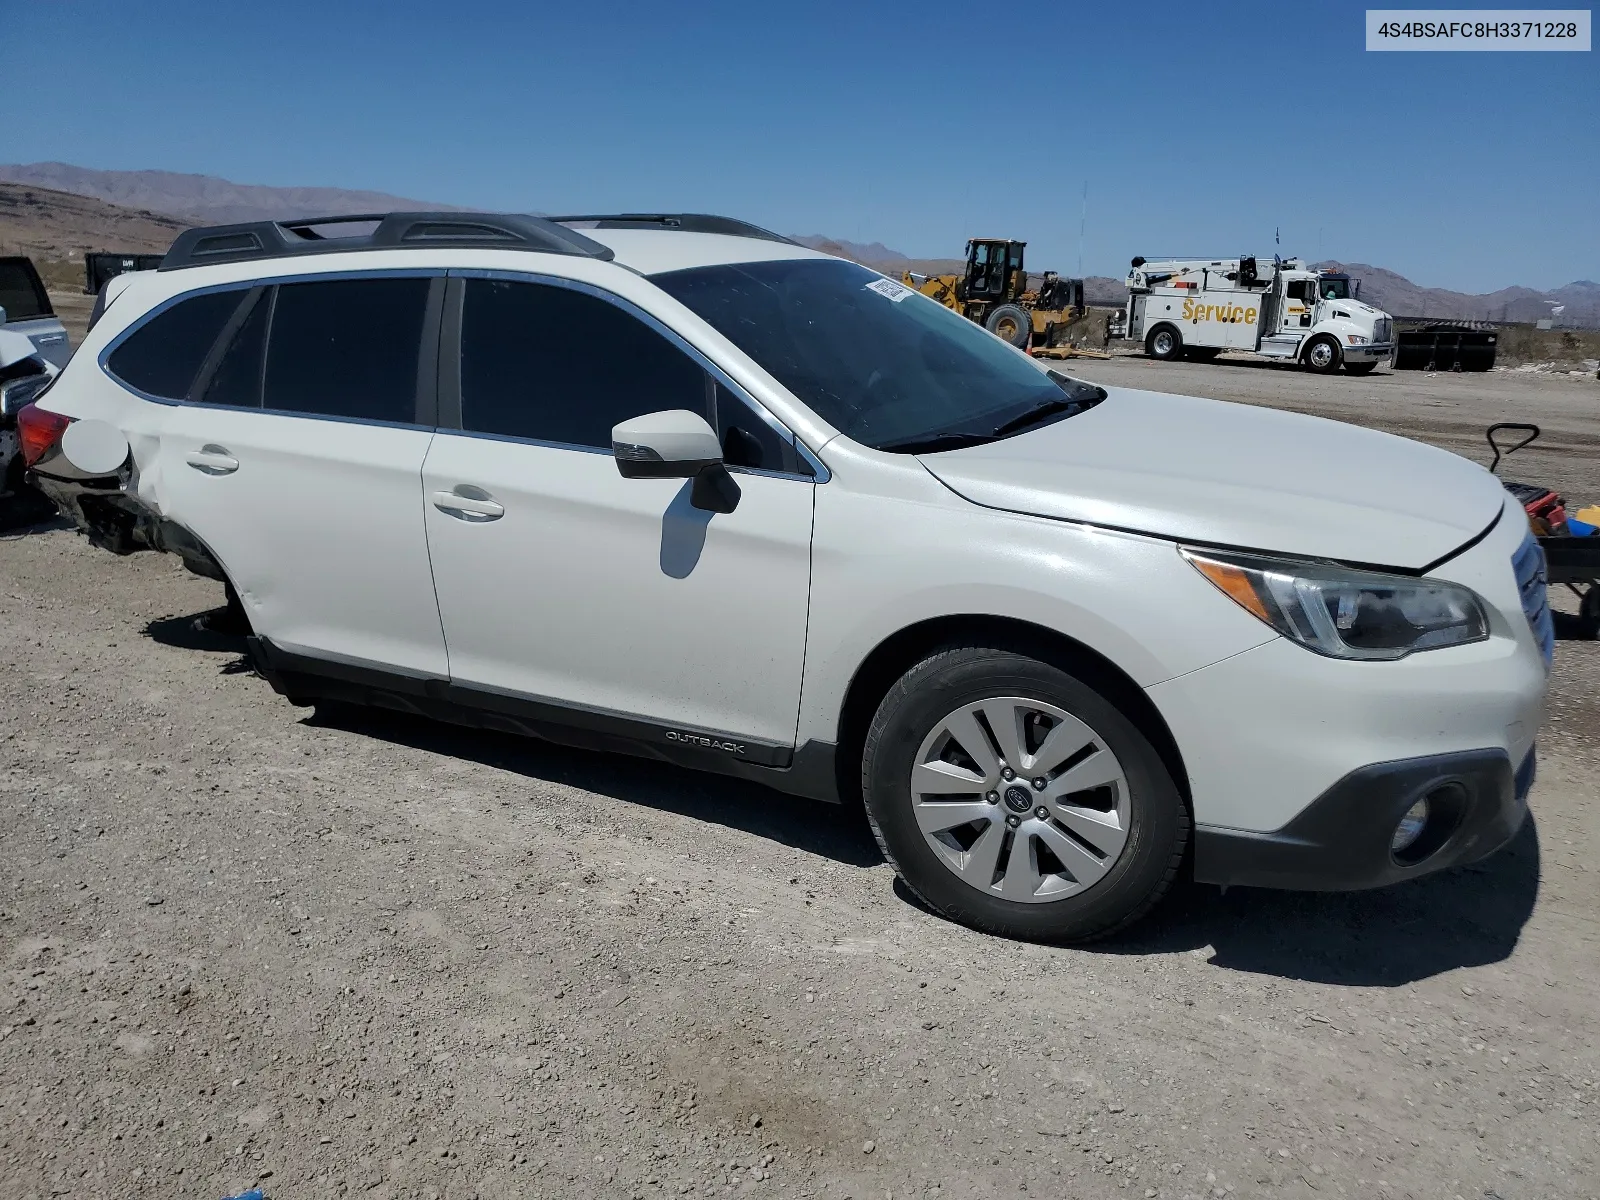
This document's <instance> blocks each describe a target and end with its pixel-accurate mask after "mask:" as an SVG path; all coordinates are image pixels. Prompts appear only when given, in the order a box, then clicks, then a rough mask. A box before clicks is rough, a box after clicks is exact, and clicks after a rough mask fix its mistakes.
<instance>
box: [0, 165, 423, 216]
mask: <svg viewBox="0 0 1600 1200" xmlns="http://www.w3.org/2000/svg"><path fill="white" fill-rule="evenodd" d="M0 183H26V184H32V185H33V186H34V187H42V188H50V189H52V190H54V191H58V192H73V193H75V194H76V195H79V196H93V197H94V198H95V199H96V200H104V201H106V202H107V203H109V204H116V205H120V206H121V207H123V208H140V209H146V210H148V211H150V212H158V213H167V214H169V215H170V216H174V217H178V218H181V219H182V220H183V221H185V222H186V223H187V224H189V225H225V224H228V223H229V222H232V221H271V220H275V219H277V218H279V217H340V216H348V215H350V214H352V213H370V212H394V211H395V210H397V209H427V210H438V209H448V208H452V207H454V205H449V204H434V203H430V202H427V201H422V200H407V199H405V198H403V197H400V196H390V195H387V194H385V193H383V192H352V191H347V190H345V189H343V188H326V187H290V188H280V187H264V186H262V185H260V184H254V183H232V182H230V181H228V180H226V179H217V178H215V177H213V176H211V175H179V174H177V173H175V172H173V171H93V170H90V169H89V168H87V167H74V166H71V165H69V164H67V163H9V164H5V165H0Z"/></svg>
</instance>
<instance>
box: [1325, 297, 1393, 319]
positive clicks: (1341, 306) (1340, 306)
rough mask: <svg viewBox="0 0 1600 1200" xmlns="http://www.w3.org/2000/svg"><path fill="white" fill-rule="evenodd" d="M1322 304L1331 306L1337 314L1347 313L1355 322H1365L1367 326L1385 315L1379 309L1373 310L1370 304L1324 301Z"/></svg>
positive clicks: (1348, 301)
mask: <svg viewBox="0 0 1600 1200" xmlns="http://www.w3.org/2000/svg"><path fill="white" fill-rule="evenodd" d="M1323 303H1324V304H1328V305H1331V306H1332V308H1334V309H1337V310H1338V311H1339V312H1344V313H1349V314H1350V315H1351V316H1352V317H1354V318H1356V319H1357V320H1365V321H1366V322H1367V323H1368V324H1371V323H1372V322H1373V321H1376V320H1377V319H1378V318H1379V317H1382V316H1386V315H1387V314H1386V313H1385V312H1384V311H1383V309H1381V308H1373V307H1372V305H1370V304H1363V303H1361V301H1359V300H1325V301H1323Z"/></svg>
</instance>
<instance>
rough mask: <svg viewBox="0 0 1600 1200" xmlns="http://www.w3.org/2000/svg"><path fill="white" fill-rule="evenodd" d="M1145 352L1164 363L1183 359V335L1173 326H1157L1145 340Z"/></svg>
mask: <svg viewBox="0 0 1600 1200" xmlns="http://www.w3.org/2000/svg"><path fill="white" fill-rule="evenodd" d="M1144 352H1145V353H1146V354H1148V355H1149V356H1150V357H1151V358H1159V359H1160V360H1161V361H1162V362H1171V361H1172V360H1173V359H1175V358H1182V357H1183V335H1182V334H1180V333H1179V332H1178V331H1177V330H1176V329H1174V328H1173V327H1172V326H1171V325H1157V326H1156V327H1155V328H1154V329H1152V330H1151V331H1150V333H1149V335H1148V336H1147V337H1146V338H1145V339H1144Z"/></svg>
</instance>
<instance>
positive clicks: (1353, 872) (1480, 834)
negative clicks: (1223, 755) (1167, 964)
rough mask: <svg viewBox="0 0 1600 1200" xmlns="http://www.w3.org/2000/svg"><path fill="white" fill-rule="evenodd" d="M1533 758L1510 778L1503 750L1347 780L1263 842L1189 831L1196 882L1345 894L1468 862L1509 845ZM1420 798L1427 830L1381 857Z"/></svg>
mask: <svg viewBox="0 0 1600 1200" xmlns="http://www.w3.org/2000/svg"><path fill="white" fill-rule="evenodd" d="M1533 776H1534V752H1533V751H1532V750H1530V751H1528V754H1527V756H1526V757H1525V758H1524V759H1523V760H1522V764H1521V766H1519V767H1518V768H1517V770H1516V771H1515V772H1513V771H1512V769H1511V760H1510V758H1508V757H1507V755H1506V753H1505V751H1504V750H1468V751H1461V752H1457V753H1454V754H1435V755H1429V756H1428V757H1426V758H1411V759H1403V760H1401V761H1399V762H1388V763H1376V764H1374V765H1372V766H1368V767H1363V768H1361V769H1360V770H1357V771H1352V772H1351V773H1350V774H1349V775H1346V776H1345V777H1344V778H1343V779H1341V780H1340V781H1339V782H1338V783H1336V784H1334V785H1333V786H1332V787H1331V788H1329V789H1328V790H1327V791H1326V792H1324V793H1323V794H1322V795H1321V796H1320V797H1318V798H1317V799H1316V800H1315V801H1313V802H1312V803H1311V804H1310V805H1309V806H1308V807H1307V808H1306V809H1305V810H1304V811H1302V812H1301V813H1300V815H1299V816H1297V817H1296V818H1295V819H1294V820H1293V821H1291V822H1289V824H1288V825H1286V826H1284V827H1283V828H1282V829H1279V830H1277V831H1275V832H1273V833H1250V832H1246V831H1244V830H1238V829H1220V828H1216V827H1214V826H1205V825H1199V826H1196V828H1195V849H1194V874H1195V878H1196V879H1197V880H1199V881H1200V882H1202V883H1217V884H1225V885H1233V884H1237V885H1244V886H1249V887H1269V888H1286V889H1293V890H1296V891H1323V892H1326V891H1353V890H1357V889H1360V888H1374V887H1383V886H1384V885H1386V884H1390V883H1399V882H1401V881H1402V880H1406V879H1413V878H1416V877H1417V876H1419V875H1426V874H1428V873H1430V872H1432V871H1438V870H1442V869H1444V868H1446V867H1454V866H1459V865H1461V864H1463V863H1470V862H1476V861H1478V860H1479V859H1481V858H1485V857H1487V856H1488V855H1490V854H1493V853H1494V852H1495V851H1496V850H1498V849H1500V848H1501V847H1502V846H1504V845H1505V844H1506V843H1507V842H1509V841H1510V840H1511V839H1512V838H1513V837H1515V836H1516V833H1517V831H1518V830H1519V829H1521V828H1522V822H1523V820H1524V818H1526V816H1527V815H1528V790H1529V789H1530V788H1531V787H1532V786H1533ZM1424 797H1427V798H1428V799H1429V802H1430V813H1429V820H1428V824H1427V825H1426V826H1425V827H1424V829H1423V832H1422V835H1421V836H1420V837H1419V838H1418V840H1417V842H1416V843H1415V844H1414V845H1413V847H1412V848H1411V852H1410V854H1402V855H1401V856H1400V857H1398V858H1397V857H1396V856H1395V855H1394V854H1392V853H1391V852H1390V840H1391V838H1392V837H1393V835H1394V830H1395V826H1396V825H1397V824H1398V823H1399V821H1400V818H1401V816H1402V815H1404V813H1405V812H1406V810H1407V809H1409V808H1410V807H1411V806H1412V805H1413V804H1415V803H1416V802H1417V801H1418V800H1420V799H1422V798H1424Z"/></svg>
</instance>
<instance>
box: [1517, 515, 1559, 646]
mask: <svg viewBox="0 0 1600 1200" xmlns="http://www.w3.org/2000/svg"><path fill="white" fill-rule="evenodd" d="M1511 569H1512V570H1513V571H1515V572H1516V576H1517V591H1518V592H1519V593H1521V596H1522V612H1523V615H1524V616H1526V617H1527V618H1528V627H1529V628H1530V629H1532V630H1533V640H1534V641H1536V642H1538V643H1539V653H1540V654H1542V655H1544V665H1545V666H1546V667H1548V666H1549V665H1550V663H1551V662H1552V661H1553V660H1554V659H1555V656H1556V628H1555V621H1554V620H1552V619H1551V616H1550V600H1549V597H1548V596H1547V595H1546V594H1545V592H1546V590H1547V585H1546V582H1545V567H1544V551H1543V550H1542V549H1540V547H1539V543H1538V542H1536V541H1535V540H1534V537H1533V534H1531V533H1530V534H1528V536H1527V537H1526V538H1525V539H1524V540H1523V543H1522V545H1521V546H1519V547H1518V548H1517V552H1516V554H1514V555H1513V556H1512V558H1511Z"/></svg>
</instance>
